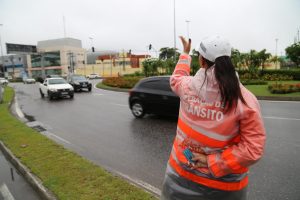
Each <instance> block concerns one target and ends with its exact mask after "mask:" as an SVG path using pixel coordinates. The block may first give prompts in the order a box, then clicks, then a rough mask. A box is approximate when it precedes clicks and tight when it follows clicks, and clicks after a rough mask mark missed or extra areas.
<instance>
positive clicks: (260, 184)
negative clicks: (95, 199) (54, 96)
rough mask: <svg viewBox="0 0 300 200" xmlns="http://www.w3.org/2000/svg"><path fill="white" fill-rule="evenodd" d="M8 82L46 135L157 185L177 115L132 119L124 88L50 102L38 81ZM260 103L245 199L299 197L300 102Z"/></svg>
mask: <svg viewBox="0 0 300 200" xmlns="http://www.w3.org/2000/svg"><path fill="white" fill-rule="evenodd" d="M12 85H13V86H14V87H15V89H16V91H17V98H18V103H19V105H20V107H21V109H22V111H23V112H24V113H25V114H26V115H27V117H28V118H29V119H32V120H37V121H39V122H41V123H42V125H43V127H45V128H46V129H47V131H48V136H49V137H50V138H52V139H54V140H56V141H57V142H59V143H61V144H63V145H64V146H65V147H66V148H69V149H72V150H73V151H75V152H77V153H79V154H80V155H82V156H84V157H86V158H87V159H89V160H91V161H93V162H94V163H96V164H98V165H101V166H104V167H105V168H107V169H108V170H112V171H115V172H119V173H120V174H123V175H126V176H128V177H130V178H131V179H135V180H141V181H143V182H145V183H147V184H150V185H152V186H154V187H156V188H158V189H160V188H161V184H162V181H163V177H164V171H165V168H166V163H167V160H168V157H169V153H170V150H171V146H172V142H173V139H174V137H175V130H176V119H174V118H162V117H157V116H147V117H145V118H144V119H141V120H140V119H135V118H134V117H133V116H132V114H131V112H130V110H129V108H128V94H127V93H121V92H113V91H105V90H100V89H93V91H92V92H91V93H88V92H81V93H76V94H75V96H74V99H73V100H69V99H61V100H54V101H49V100H48V99H41V98H40V95H39V92H38V84H35V85H23V84H12ZM260 104H261V107H262V113H263V116H264V123H265V127H266V131H267V144H266V150H265V155H264V157H263V159H262V160H261V161H260V162H258V163H257V164H256V165H254V166H253V167H252V168H251V171H250V184H249V200H271V199H272V200H277V199H278V200H281V199H289V200H299V199H300V190H299V188H300V175H299V171H300V156H299V155H298V153H299V152H300V131H299V130H300V112H299V111H300V102H270V101H260Z"/></svg>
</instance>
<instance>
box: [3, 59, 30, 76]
mask: <svg viewBox="0 0 300 200" xmlns="http://www.w3.org/2000/svg"><path fill="white" fill-rule="evenodd" d="M0 62H1V63H2V62H4V63H3V68H2V70H3V71H2V74H3V75H4V76H5V77H9V78H13V79H14V78H22V77H23V76H26V74H27V63H28V56H27V55H26V54H10V55H6V56H3V57H2V58H1V61H0Z"/></svg>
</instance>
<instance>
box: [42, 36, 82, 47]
mask: <svg viewBox="0 0 300 200" xmlns="http://www.w3.org/2000/svg"><path fill="white" fill-rule="evenodd" d="M59 46H71V47H77V48H82V44H81V40H78V39H75V38H59V39H52V40H43V41H38V44H37V48H38V49H39V48H49V47H59Z"/></svg>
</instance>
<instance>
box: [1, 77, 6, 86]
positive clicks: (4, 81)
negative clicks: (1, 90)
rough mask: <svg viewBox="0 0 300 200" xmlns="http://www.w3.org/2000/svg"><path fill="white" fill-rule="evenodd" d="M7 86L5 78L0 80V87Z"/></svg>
mask: <svg viewBox="0 0 300 200" xmlns="http://www.w3.org/2000/svg"><path fill="white" fill-rule="evenodd" d="M7 84H8V80H7V79H5V78H0V85H7Z"/></svg>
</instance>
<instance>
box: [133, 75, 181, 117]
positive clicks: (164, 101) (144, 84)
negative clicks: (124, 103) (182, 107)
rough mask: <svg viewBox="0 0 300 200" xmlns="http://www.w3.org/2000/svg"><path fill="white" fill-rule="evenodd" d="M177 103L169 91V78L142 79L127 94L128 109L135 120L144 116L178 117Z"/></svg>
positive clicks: (174, 95) (176, 98)
mask: <svg viewBox="0 0 300 200" xmlns="http://www.w3.org/2000/svg"><path fill="white" fill-rule="evenodd" d="M179 103H180V99H179V97H178V96H177V95H176V94H175V93H174V92H173V91H172V90H171V87H170V76H156V77H149V78H144V79H142V80H140V81H139V82H138V83H137V84H136V85H135V86H134V87H133V88H132V89H131V90H130V92H129V107H130V109H131V111H132V114H133V115H134V116H135V117H136V118H142V117H143V116H144V115H145V114H158V115H171V116H178V112H179Z"/></svg>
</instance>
